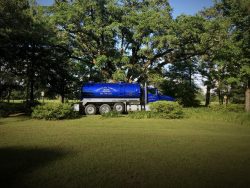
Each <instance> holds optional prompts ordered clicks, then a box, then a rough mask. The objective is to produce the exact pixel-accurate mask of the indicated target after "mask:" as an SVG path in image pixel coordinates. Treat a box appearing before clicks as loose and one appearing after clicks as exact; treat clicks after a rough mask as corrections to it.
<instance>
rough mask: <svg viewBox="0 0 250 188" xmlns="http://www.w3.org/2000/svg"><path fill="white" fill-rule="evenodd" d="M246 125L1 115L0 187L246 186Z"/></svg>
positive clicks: (249, 169) (249, 180)
mask: <svg viewBox="0 0 250 188" xmlns="http://www.w3.org/2000/svg"><path fill="white" fill-rule="evenodd" d="M249 186H250V125H249V124H244V125H243V124H237V123H233V122H225V121H222V120H221V121H214V120H213V121H208V120H202V119H195V118H191V119H183V120H153V119H143V120H136V119H128V118H127V117H121V118H113V119H102V118H101V117H100V116H93V117H83V118H81V119H77V120H66V121H43V120H40V121H39V120H32V119H29V118H26V117H11V118H3V119H0V187H2V188H5V187H6V188H7V187H36V188H52V187H53V188H54V187H62V188H65V187H66V188H68V187H72V188H75V187H86V188H90V187H115V188H118V187H124V188H125V187H126V188H127V187H136V188H139V187H164V188H165V187H190V188H191V187H192V188H195V187H199V188H204V187H211V188H215V187H225V188H230V187H240V188H244V187H249Z"/></svg>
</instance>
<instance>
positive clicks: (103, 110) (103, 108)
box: [99, 104, 111, 114]
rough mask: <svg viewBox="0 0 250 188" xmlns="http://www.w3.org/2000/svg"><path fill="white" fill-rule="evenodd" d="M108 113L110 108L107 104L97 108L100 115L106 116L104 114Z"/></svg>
mask: <svg viewBox="0 0 250 188" xmlns="http://www.w3.org/2000/svg"><path fill="white" fill-rule="evenodd" d="M110 111H111V108H110V106H109V105H108V104H103V105H101V106H100V108H99V112H100V114H106V113H109V112H110Z"/></svg>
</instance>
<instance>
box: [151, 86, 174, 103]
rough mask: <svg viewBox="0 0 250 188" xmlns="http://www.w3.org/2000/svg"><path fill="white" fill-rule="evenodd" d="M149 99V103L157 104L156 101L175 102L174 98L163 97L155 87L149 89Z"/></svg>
mask: <svg viewBox="0 0 250 188" xmlns="http://www.w3.org/2000/svg"><path fill="white" fill-rule="evenodd" d="M147 91H148V92H147V95H148V96H147V98H148V102H155V101H160V100H163V101H175V99H174V98H173V97H170V96H167V95H162V94H161V93H160V92H159V90H158V89H157V88H154V87H148V89H147Z"/></svg>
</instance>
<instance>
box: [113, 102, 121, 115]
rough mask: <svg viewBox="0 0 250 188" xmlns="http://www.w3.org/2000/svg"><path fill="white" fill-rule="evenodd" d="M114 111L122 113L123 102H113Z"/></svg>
mask: <svg viewBox="0 0 250 188" xmlns="http://www.w3.org/2000/svg"><path fill="white" fill-rule="evenodd" d="M113 109H114V111H116V112H118V113H123V112H124V104H123V103H115V104H114V107H113Z"/></svg>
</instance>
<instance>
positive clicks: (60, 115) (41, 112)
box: [31, 103, 79, 120]
mask: <svg viewBox="0 0 250 188" xmlns="http://www.w3.org/2000/svg"><path fill="white" fill-rule="evenodd" d="M31 116H32V118H35V119H45V120H61V119H73V118H77V117H79V113H78V112H75V111H73V108H72V106H71V105H70V104H67V103H65V104H62V103H47V104H44V105H40V106H36V107H34V108H33V112H32V114H31Z"/></svg>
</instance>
